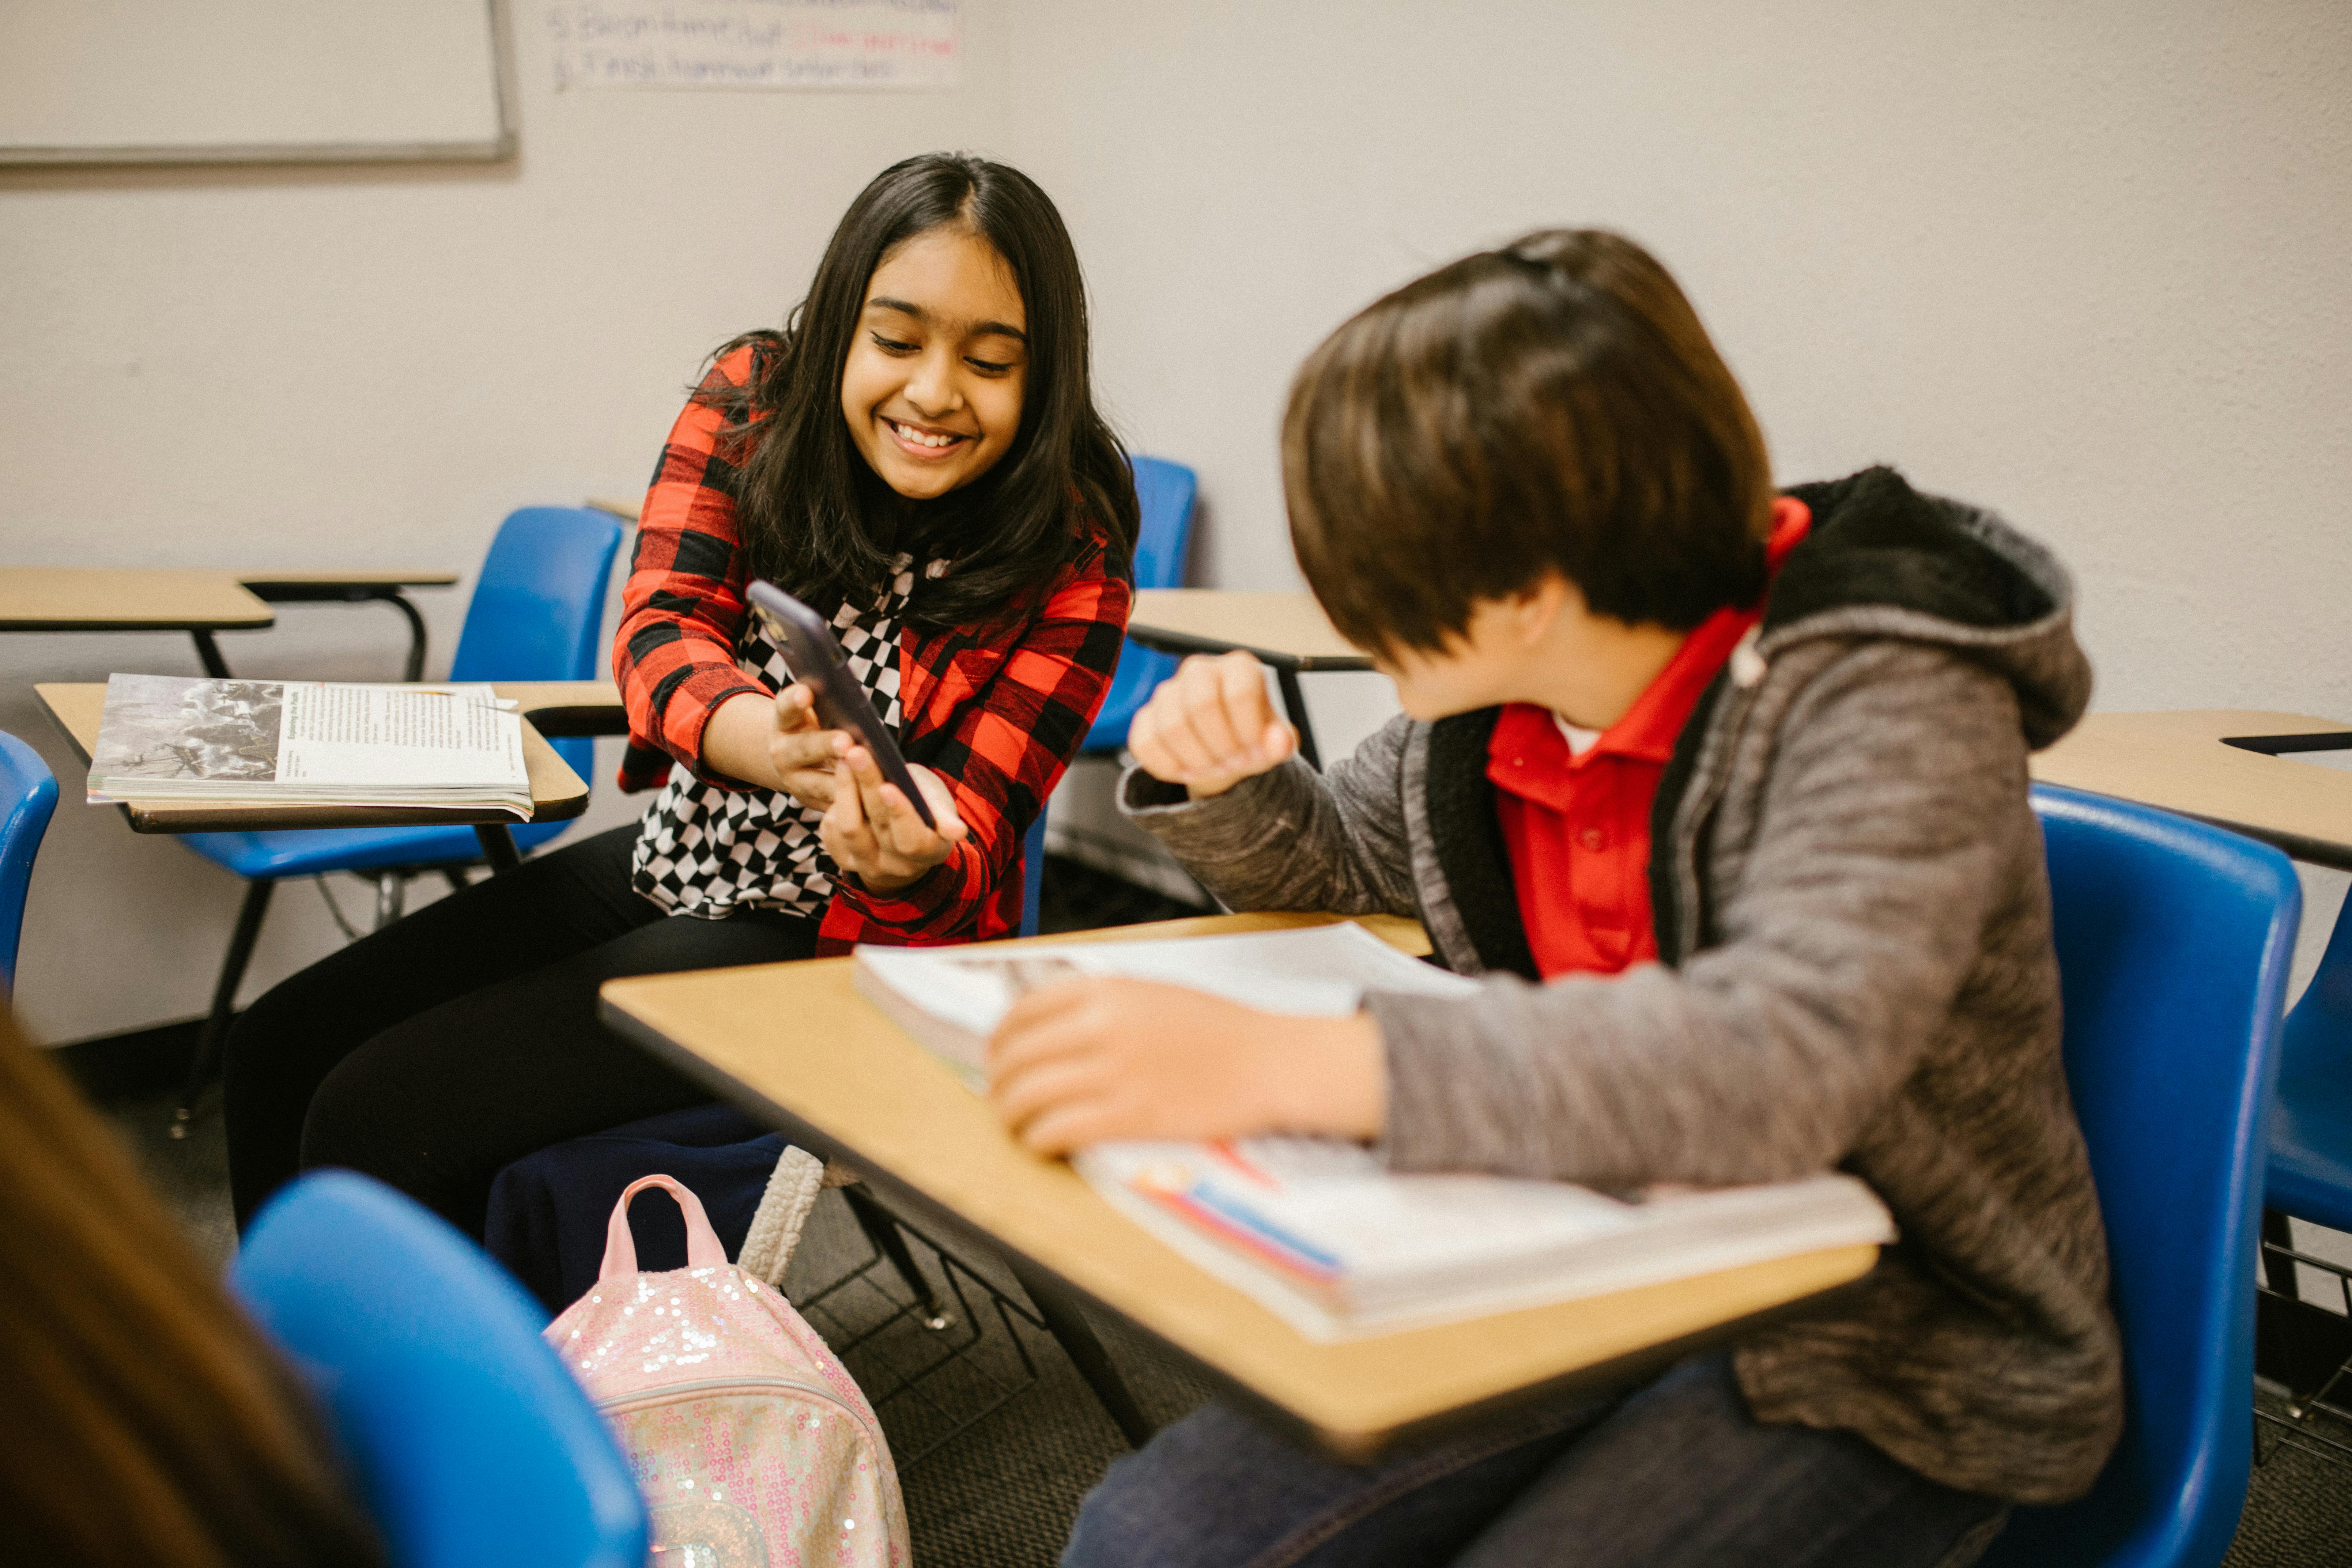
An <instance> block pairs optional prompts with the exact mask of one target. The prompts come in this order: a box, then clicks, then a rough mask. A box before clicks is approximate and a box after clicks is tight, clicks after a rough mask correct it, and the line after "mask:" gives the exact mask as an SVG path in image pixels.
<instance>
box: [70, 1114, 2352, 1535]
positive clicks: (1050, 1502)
mask: <svg viewBox="0 0 2352 1568" xmlns="http://www.w3.org/2000/svg"><path fill="white" fill-rule="evenodd" d="M171 1100H172V1097H171V1096H170V1095H168V1094H165V1095H159V1096H156V1097H154V1098H152V1099H150V1100H141V1101H137V1102H133V1103H130V1104H125V1105H121V1106H118V1107H115V1108H114V1116H115V1120H116V1121H117V1123H118V1124H119V1125H120V1126H121V1129H122V1131H124V1133H125V1134H126V1136H127V1138H128V1139H129V1141H130V1142H131V1144H132V1146H133V1147H134V1148H135V1149H136V1151H137V1152H138V1154H139V1156H140V1159H141V1161H142V1163H143V1164H144V1166H145V1168H146V1171H147V1173H148V1176H149V1178H150V1179H151V1181H152V1183H153V1184H154V1186H155V1189H156V1191H157V1192H158V1193H159V1194H162V1196H163V1201H164V1202H165V1203H166V1204H167V1205H169V1206H170V1207H171V1209H172V1210H173V1213H174V1214H176V1215H178V1216H179V1218H180V1219H181V1221H182V1222H183V1223H184V1225H185V1226H187V1229H188V1233H189V1235H190V1236H191V1237H193V1238H194V1241H195V1243H196V1245H197V1246H198V1247H199V1248H201V1249H202V1251H203V1252H204V1253H205V1256H206V1257H208V1258H211V1259H212V1260H213V1261H215V1263H219V1264H223V1265H226V1262H227V1260H228V1258H229V1256H230V1254H231V1253H232V1251H233V1250H234V1248H235V1246H236V1240H235V1235H234V1230H233V1227H232V1226H231V1224H230V1219H229V1207H228V1185H227V1177H228V1172H227V1162H226V1154H225V1152H224V1150H223V1147H222V1143H221V1139H220V1122H219V1116H218V1112H217V1111H216V1110H215V1111H214V1112H213V1113H211V1114H210V1115H208V1116H206V1117H205V1119H203V1120H202V1121H199V1122H198V1123H197V1125H196V1128H195V1135H194V1137H191V1138H190V1139H188V1140H186V1141H185V1142H172V1141H171V1140H169V1139H167V1138H165V1137H164V1136H163V1130H164V1128H165V1126H166V1125H167V1124H168V1122H169V1121H170V1117H171ZM913 1250H914V1252H915V1254H916V1258H917V1260H918V1263H919V1267H921V1268H923V1269H924V1271H925V1273H926V1275H927V1276H928V1277H929V1279H930V1280H931V1282H932V1285H933V1289H934V1290H935V1291H936V1292H938V1293H939V1294H940V1299H941V1300H947V1301H950V1302H951V1303H952V1306H951V1309H950V1310H951V1313H952V1317H953V1321H951V1322H950V1326H949V1327H948V1328H947V1329H945V1330H941V1331H932V1330H929V1329H928V1328H926V1327H924V1326H922V1325H921V1324H920V1323H919V1322H918V1321H916V1320H915V1318H914V1316H913V1314H912V1313H911V1312H910V1311H908V1310H907V1309H908V1304H909V1303H908V1292H907V1291H906V1289H905V1288H904V1286H903V1284H902V1283H901V1282H900V1281H899V1280H898V1279H897V1278H896V1276H895V1275H894V1274H893V1272H892V1271H891V1270H890V1269H889V1268H887V1266H883V1265H878V1264H877V1259H875V1258H874V1256H873V1253H872V1252H871V1250H870V1249H869V1248H868V1247H867V1246H866V1241H865V1238H864V1237H863V1236H862V1234H861V1233H860V1232H859V1231H858V1228H857V1226H856V1223H855V1221H854V1220H853V1219H852V1218H851V1217H850V1215H849V1212H848V1209H847V1207H846V1205H844V1204H843V1203H842V1201H841V1199H840V1196H839V1194H834V1193H827V1194H825V1195H824V1199H823V1200H822V1201H821V1202H820V1204H819V1205H818V1207H817V1211H816V1213H815V1215H814V1216H813V1217H812V1219H811V1222H810V1225H809V1227H808V1230H807V1232H806V1234H805V1238H804V1240H803V1246H802V1248H801V1251H800V1254H799V1255H798V1256H797V1257H796V1258H794V1259H793V1269H792V1272H791V1274H790V1275H789V1276H788V1277H787V1279H786V1281H785V1285H786V1290H787V1293H788V1294H789V1295H791V1296H792V1298H793V1300H795V1301H810V1302H813V1303H814V1304H813V1305H812V1306H811V1307H810V1308H809V1309H808V1316H809V1318H810V1321H812V1322H814V1324H815V1325H816V1326H817V1328H818V1329H819V1331H821V1332H823V1333H824V1334H825V1336H826V1337H827V1339H828V1340H831V1341H832V1342H834V1343H835V1345H837V1346H840V1345H846V1346H848V1347H849V1348H848V1349H847V1350H846V1352H845V1355H844V1360H845V1363H847V1364H848V1366H849V1368H850V1370H851V1371H852V1373H855V1374H856V1377H857V1379H858V1381H859V1384H860V1385H861V1386H863V1387H864V1388H866V1390H867V1392H868V1394H869V1395H870V1396H872V1397H874V1399H875V1402H876V1405H877V1408H878V1411H879V1413H880V1415H881V1417H882V1422H883V1427H884V1430H885V1431H886V1432H887V1435H888V1436H889V1438H890V1443H891V1447H892V1450H893V1452H894V1453H897V1454H898V1455H901V1456H904V1457H905V1458H904V1459H903V1460H902V1463H904V1465H905V1472H904V1475H903V1478H902V1479H903V1482H904V1489H905V1492H906V1498H907V1512H908V1523H909V1526H910V1528H911V1529H912V1531H913V1534H914V1542H915V1560H916V1562H917V1563H919V1564H920V1565H921V1568H1043V1565H1045V1564H1049V1563H1053V1562H1054V1561H1055V1557H1056V1555H1057V1553H1058V1552H1059V1551H1060V1549H1061V1543H1062V1542H1063V1540H1064V1539H1065V1538H1066V1535H1067V1534H1068V1531H1069V1526H1070V1521H1071V1520H1072V1519H1073V1518H1074V1517H1076V1512H1077V1507H1078V1500H1079V1499H1080V1498H1082V1497H1084V1496H1085V1495H1086V1492H1087V1488H1089V1487H1091V1486H1092V1485H1094V1483H1095V1481H1096V1480H1097V1479H1099V1478H1100V1476H1101V1475H1102V1472H1103V1469H1104V1468H1105V1467H1106V1466H1108V1464H1109V1463H1110V1461H1111V1460H1112V1459H1113V1458H1117V1457H1118V1455H1119V1454H1120V1453H1121V1452H1123V1451H1124V1449H1125V1445H1124V1444H1123V1443H1122V1442H1121V1440H1120V1438H1119V1436H1118V1429H1117V1428H1116V1427H1114V1426H1112V1425H1111V1423H1110V1420H1109V1418H1108V1416H1106V1415H1104V1414H1103V1411H1102V1407H1101V1406H1100V1405H1098V1404H1097V1402H1096V1401H1095V1398H1094V1396H1093V1394H1092V1393H1091V1392H1090V1391H1089V1390H1088V1389H1087V1385H1086V1384H1085V1382H1084V1381H1083V1380H1081V1379H1080V1377H1079V1376H1078V1374H1077V1372H1076V1368H1074V1367H1073V1366H1072V1365H1071V1363H1070V1362H1069V1360H1068V1358H1067V1357H1066V1356H1065V1355H1064V1354H1063V1353H1062V1352H1061V1350H1060V1348H1059V1346H1058V1345H1056V1344H1055V1342H1054V1341H1053V1340H1052V1339H1051V1338H1050V1337H1049V1336H1047V1335H1046V1334H1045V1332H1044V1331H1041V1330H1039V1329H1037V1328H1035V1327H1034V1325H1033V1324H1032V1323H1031V1322H1030V1321H1024V1318H1023V1317H1022V1316H1020V1315H1019V1314H1018V1312H1017V1311H1015V1310H1013V1309H1012V1308H1008V1309H1006V1310H1003V1311H1002V1312H1000V1311H999V1310H997V1309H996V1308H995V1307H994V1306H993V1305H992V1298H991V1295H990V1292H989V1290H988V1289H984V1288H983V1287H984V1286H993V1287H994V1289H996V1290H997V1291H999V1292H1001V1293H1002V1294H1003V1295H1004V1296H1005V1297H1007V1298H1009V1299H1010V1300H1011V1301H1012V1302H1013V1304H1014V1306H1015V1307H1018V1306H1020V1305H1023V1304H1024V1302H1023V1299H1022V1297H1021V1296H1020V1292H1019V1290H1018V1288H1017V1287H1015V1286H1014V1285H1013V1283H1012V1281H1011V1280H1010V1279H1008V1278H1006V1277H1005V1276H1004V1275H1003V1273H1002V1271H1001V1270H1000V1269H999V1268H997V1267H996V1266H995V1265H994V1264H993V1262H992V1261H991V1260H989V1259H986V1258H965V1259H963V1260H962V1261H963V1262H965V1263H966V1264H968V1265H969V1267H970V1268H971V1275H969V1276H966V1275H963V1274H961V1273H959V1274H958V1275H957V1277H956V1279H953V1280H952V1281H951V1280H950V1277H949V1271H948V1270H947V1269H946V1268H943V1266H942V1264H941V1262H940V1258H939V1257H938V1255H937V1254H936V1252H935V1251H934V1250H933V1249H931V1248H930V1247H927V1246H924V1245H921V1244H920V1242H918V1245H917V1246H916V1247H914V1248H913ZM959 1284H960V1285H961V1300H958V1299H957V1296H956V1292H955V1290H954V1289H953V1287H954V1286H955V1285H959ZM1100 1327H1101V1332H1102V1337H1103V1339H1104V1341H1105V1342H1106V1343H1107V1344H1108V1347H1109V1349H1110V1352H1111V1354H1112V1357H1113V1359H1114V1360H1115V1361H1117V1362H1118V1364H1119V1367H1120V1370H1121V1373H1122V1374H1123V1375H1124V1376H1125V1378H1126V1379H1127V1381H1128V1384H1129V1387H1130V1389H1132V1391H1133V1392H1134V1394H1135V1395H1136V1397H1137V1399H1138V1400H1139V1402H1140V1403H1141V1404H1142V1405H1143V1406H1144V1409H1145V1412H1146V1413H1147V1414H1148V1415H1150V1416H1151V1417H1153V1418H1154V1419H1155V1420H1161V1421H1165V1420H1171V1419H1173V1418H1175V1417H1176V1416H1179V1415H1182V1414H1184V1413H1185V1412H1186V1411H1188V1410H1191V1409H1192V1408H1193V1407H1194V1406H1195V1405H1199V1404H1200V1403H1201V1401H1202V1399H1203V1398H1204V1397H1206V1391H1205V1389H1204V1388H1203V1387H1202V1385H1201V1384H1200V1383H1198V1382H1197V1381H1196V1380H1195V1379H1193V1378H1192V1376H1191V1375H1189V1374H1188V1373H1187V1372H1186V1370H1185V1369H1184V1368H1183V1367H1181V1365H1179V1364H1177V1363H1174V1362H1172V1361H1171V1360H1170V1359H1168V1358H1167V1357H1165V1356H1163V1355H1160V1354H1158V1353H1156V1352H1154V1351H1153V1350H1152V1349H1151V1348H1150V1346H1148V1345H1145V1344H1142V1343H1139V1342H1135V1341H1133V1340H1131V1339H1129V1338H1128V1337H1126V1336H1124V1335H1123V1334H1121V1333H1119V1332H1118V1331H1117V1330H1116V1329H1114V1328H1112V1327H1110V1326H1108V1325H1103V1326H1100ZM910 1380H911V1382H910ZM1008 1395H1009V1396H1008ZM2263 1397H2264V1399H2265V1401H2266V1404H2267V1407H2268V1408H2271V1409H2273V1411H2275V1410H2277V1409H2278V1408H2280V1406H2281V1404H2282V1402H2281V1401H2280V1400H2279V1399H2278V1398H2277V1397H2276V1396H2275V1395H2273V1394H2267V1393H2266V1394H2264V1395H2263ZM975 1417H976V1418H975ZM2336 1435H2337V1436H2338V1437H2339V1438H2343V1439H2347V1440H2352V1432H2347V1431H2345V1430H2343V1429H2341V1428H2339V1429H2338V1430H2337V1434H2336ZM2266 1446H2267V1441H2266ZM2347 1563H2352V1469H2347V1468H2342V1467H2340V1466H2335V1465H2331V1464H2329V1463H2327V1462H2326V1461H2324V1460H2320V1459H2317V1458H2312V1457H2310V1456H2309V1455H2306V1454H2304V1453H2300V1452H2296V1451H2294V1450H2291V1449H2274V1450H2273V1452H2272V1453H2271V1454H2270V1457H2269V1458H2268V1459H2267V1460H2266V1462H2264V1463H2263V1465H2261V1466H2260V1467H2258V1468H2256V1469H2255V1471H2254V1477H2253V1485H2252V1489H2251V1492H2250V1494H2249V1496H2248V1498H2247V1501H2246V1509H2245V1513H2244V1515H2243V1516H2242V1520H2241V1521H2240V1525H2239V1530H2238V1536H2237V1540H2236V1542H2235V1543H2234V1545H2233V1546H2232V1547H2231V1552H2230V1555H2229V1558H2228V1561H2227V1564H2226V1568H2343V1565H2344V1564H2347Z"/></svg>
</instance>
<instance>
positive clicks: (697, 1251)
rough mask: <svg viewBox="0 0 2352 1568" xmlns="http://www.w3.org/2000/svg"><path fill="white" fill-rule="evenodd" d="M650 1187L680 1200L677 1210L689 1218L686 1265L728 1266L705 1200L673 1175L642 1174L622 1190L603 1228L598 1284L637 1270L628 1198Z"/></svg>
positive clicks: (725, 1252)
mask: <svg viewBox="0 0 2352 1568" xmlns="http://www.w3.org/2000/svg"><path fill="white" fill-rule="evenodd" d="M647 1187H659V1188H661V1189H662V1190H663V1191H664V1192H667V1194H669V1195H670V1196H671V1197H674V1198H676V1199H677V1206H678V1212H679V1213H680V1214H682V1215H685V1217H686V1266H687V1267H688V1268H726V1267H727V1248H726V1247H723V1246H721V1245H719V1233H718V1232H717V1231H715V1230H713V1229H711V1228H710V1216H709V1215H707V1214H705V1213H703V1212H702V1200H701V1199H700V1198H698V1197H696V1196H695V1195H694V1194H693V1193H692V1192H690V1191H688V1189H687V1188H686V1187H685V1186H684V1185H683V1184H680V1183H679V1182H677V1180H676V1179H674V1178H672V1177H669V1176H639V1177H638V1178H637V1179H636V1180H635V1181H634V1182H631V1183H630V1184H628V1185H627V1186H626V1187H624V1188H623V1189H622V1190H621V1201H620V1202H618V1203H616V1204H614V1205H613V1218H612V1221H611V1223H609V1224H608V1225H606V1226H605V1227H604V1268H602V1269H600V1270H598V1271H597V1275H596V1280H597V1283H599V1284H610V1283H611V1282H612V1281H614V1280H615V1279H624V1278H625V1277H627V1276H628V1275H631V1274H635V1272H636V1271H637V1238H636V1237H634V1236H632V1235H630V1234H629V1201H630V1200H631V1199H632V1198H635V1196H636V1195H637V1194H639V1193H642V1192H644V1191H645V1190H646V1188H647Z"/></svg>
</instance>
